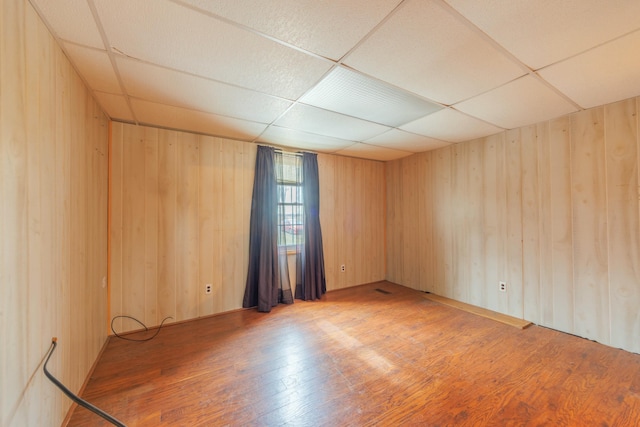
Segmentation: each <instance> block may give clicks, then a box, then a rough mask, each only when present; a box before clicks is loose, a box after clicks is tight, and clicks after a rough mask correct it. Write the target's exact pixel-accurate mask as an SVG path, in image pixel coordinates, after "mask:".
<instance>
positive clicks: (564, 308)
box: [549, 116, 575, 333]
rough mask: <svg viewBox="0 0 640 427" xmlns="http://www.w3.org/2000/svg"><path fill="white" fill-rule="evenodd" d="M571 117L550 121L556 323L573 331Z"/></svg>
mask: <svg viewBox="0 0 640 427" xmlns="http://www.w3.org/2000/svg"><path fill="white" fill-rule="evenodd" d="M571 140H572V131H571V119H570V117H568V116H567V117H564V118H560V119H556V120H552V121H551V124H550V134H549V147H550V156H549V157H550V181H551V218H552V223H551V236H552V237H551V239H552V242H551V243H552V247H551V253H552V257H551V260H552V266H551V268H552V275H553V282H552V292H553V304H552V310H553V325H554V327H555V328H558V329H560V330H562V331H565V332H572V333H574V331H575V329H574V321H573V319H574V312H575V303H574V262H573V245H574V243H573V236H574V234H573V214H572V211H573V192H572V187H573V183H572V177H571V164H572V161H571V158H572V154H571V151H572V150H571V146H572V142H571Z"/></svg>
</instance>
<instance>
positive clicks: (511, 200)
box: [505, 129, 523, 318]
mask: <svg viewBox="0 0 640 427" xmlns="http://www.w3.org/2000/svg"><path fill="white" fill-rule="evenodd" d="M522 131H523V130H522V129H518V130H516V131H507V141H506V143H505V165H506V179H505V182H506V189H507V193H506V197H507V240H506V245H507V246H506V247H507V252H506V260H507V269H506V273H507V276H506V281H507V292H506V297H507V311H506V313H507V314H509V315H511V316H514V317H520V318H521V317H522V312H523V295H522V294H523V289H522V175H521V171H522V163H521V162H522V157H521V145H522V140H521V132H522Z"/></svg>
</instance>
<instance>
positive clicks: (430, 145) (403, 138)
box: [365, 129, 449, 153]
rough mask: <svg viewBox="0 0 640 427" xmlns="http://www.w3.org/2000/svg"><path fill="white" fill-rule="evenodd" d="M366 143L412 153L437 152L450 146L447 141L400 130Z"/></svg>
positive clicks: (394, 130) (392, 130)
mask: <svg viewBox="0 0 640 427" xmlns="http://www.w3.org/2000/svg"><path fill="white" fill-rule="evenodd" d="M365 142H366V143H367V144H371V145H377V146H380V147H386V148H392V149H396V150H404V151H411V152H412V153H420V152H422V151H429V150H435V149H436V148H440V147H444V146H446V145H449V143H448V142H445V141H440V140H438V139H434V138H429V137H426V136H422V135H416V134H414V133H410V132H404V131H402V130H399V129H391V130H390V131H388V132H385V133H383V134H382V135H378V136H376V137H374V138H370V139H367V140H366V141H365Z"/></svg>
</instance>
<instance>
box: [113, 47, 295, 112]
mask: <svg viewBox="0 0 640 427" xmlns="http://www.w3.org/2000/svg"><path fill="white" fill-rule="evenodd" d="M117 63H118V69H119V71H120V75H121V77H122V80H123V82H124V86H125V88H126V90H127V93H128V94H129V95H131V96H133V97H136V98H142V99H145V100H147V101H151V102H155V103H160V104H168V105H173V106H177V107H182V108H187V109H190V110H198V111H203V112H208V113H213V114H220V115H223V116H229V117H235V118H238V119H243V120H250V121H254V122H260V123H271V122H272V121H273V120H275V119H276V118H277V117H278V116H279V115H280V114H282V113H283V112H284V111H285V110H286V109H287V108H288V107H289V106H290V105H291V101H287V100H284V99H281V98H276V97H273V96H270V95H265V94H262V93H259V92H254V91H251V90H248V89H242V88H238V87H236V86H230V85H227V84H224V83H220V82H216V81H212V80H208V79H205V78H202V77H196V76H192V75H189V74H184V73H181V72H178V71H172V70H168V69H166V68H161V67H157V66H154V65H150V64H145V63H141V62H139V61H134V60H131V59H126V58H122V57H119V58H118V60H117Z"/></svg>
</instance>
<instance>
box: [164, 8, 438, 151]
mask: <svg viewBox="0 0 640 427" xmlns="http://www.w3.org/2000/svg"><path fill="white" fill-rule="evenodd" d="M170 1H172V2H174V3H176V4H180V5H182V6H185V7H190V8H192V7H191V5H185V4H184V3H182V2H181V1H180V0H170ZM406 3H407V0H401V1H400V2H399V3H398V4H397V5H396V7H395V8H393V10H392V11H391V12H389V13H388V14H387V15H386V16H385V17H384V18H382V19H381V20H380V22H378V24H376V25H375V26H374V27H373V28H372V29H371V30H370V31H369V32H368V33H367V34H365V36H364V37H362V38H361V39H360V40H359V41H358V42H357V43H356V44H355V45H354V46H353V47H351V49H349V50H348V51H347V53H345V54H344V55H343V56H342V58H340V59H339V60H338V61H333V60H331V59H330V58H325V57H321V58H323V59H325V60H328V61H331V63H332V66H331V67H330V68H329V69H328V70H327V71H326V72H325V73H324V74H323V75H322V76H320V78H319V79H318V80H317V81H316V82H315V83H314V84H312V85H310V86H309V87H308V88H307V90H305V91H304V92H303V93H302V94H301V95H300V96H299V97H298V98H297V99H296V100H294V101H293V103H292V104H291V105H290V106H289V108H287V109H286V110H285V111H283V112H282V114H280V115H279V116H278V117H276V118H275V119H274V120H273V121H272V122H271V123H269V124H268V125H267V127H266V128H265V129H264V130H263V131H262V133H261V134H260V135H258V136H257V137H256V138H255V139H254V140H253V141H252V142H254V143H255V142H257V141H258V140H259V139H260V138H261V137H262V135H264V133H265V132H266V131H267V130H268V129H269V128H270V127H271V126H274V123H276V122H277V121H278V120H280V119H281V118H283V117H284V116H285V115H286V114H287V113H288V112H289V111H290V110H291V109H292V108H294V107H295V106H296V105H297V104H298V103H301V102H300V101H299V100H300V99H302V98H303V97H304V96H305V95H306V94H307V93H309V92H310V91H311V90H313V88H315V87H316V86H317V85H318V84H319V83H320V82H321V81H322V80H324V79H325V78H326V77H327V76H329V75H330V74H331V73H332V72H333V70H335V69H336V68H338V67H340V66H341V65H342V66H344V67H347V66H346V65H344V64H343V61H344V60H345V58H346V57H347V56H349V55H350V54H351V53H352V52H353V51H354V50H355V49H357V48H358V47H359V46H360V45H362V43H364V42H365V41H366V40H367V39H368V38H369V37H371V35H372V34H373V33H375V32H376V31H377V30H378V29H379V28H380V27H381V26H382V25H383V24H384V23H386V22H387V21H388V20H389V19H390V18H391V16H393V15H394V14H395V13H396V12H397V11H398V10H400V8H401V7H402V6H403V5H405V4H406ZM194 10H197V11H200V9H197V8H196V9H194ZM200 13H205V14H207V15H209V16H212V17H216V18H219V19H221V20H223V21H225V22H226V21H228V20H226V19H223V18H221V17H218V16H217V15H215V14H212V13H209V12H206V11H200ZM230 23H233V24H234V25H237V26H239V27H241V28H245V29H247V28H248V30H249V31H252V32H255V33H256V34H258V35H261V36H263V37H267V38H270V39H272V37H270V36H267V35H266V34H263V33H261V32H259V31H256V30H254V29H251V28H249V27H246V26H244V25H241V24H238V23H235V22H234V21H230ZM276 40H277V39H276ZM282 43H283V44H285V45H289V44H288V43H284V42H282ZM298 49H299V48H298ZM300 50H301V51H303V52H306V51H305V50H304V49H300ZM348 68H349V69H351V70H353V71H355V72H358V73H360V74H362V75H365V76H366V74H363V73H361V72H360V71H358V70H355V69H353V68H351V67H348ZM367 77H370V76H367ZM376 80H378V79H376ZM379 81H381V82H382V80H379ZM383 83H385V84H387V85H389V83H387V82H383ZM394 87H395V86H394ZM403 91H405V92H407V91H406V90H404V89H403ZM408 93H412V92H408ZM430 102H433V101H430ZM301 104H303V105H308V104H304V103H301ZM436 104H438V105H442V104H439V103H436ZM316 108H317V107H316ZM326 111H331V110H326ZM332 112H334V113H337V112H336V111H332ZM337 114H341V113H337ZM349 117H350V116H349ZM361 120H362V119H361ZM372 123H373V122H372ZM385 126H386V125H385ZM287 129H288V128H287Z"/></svg>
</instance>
